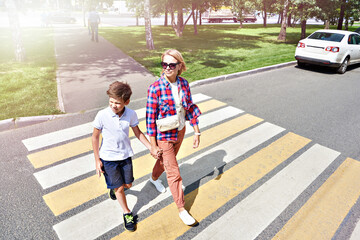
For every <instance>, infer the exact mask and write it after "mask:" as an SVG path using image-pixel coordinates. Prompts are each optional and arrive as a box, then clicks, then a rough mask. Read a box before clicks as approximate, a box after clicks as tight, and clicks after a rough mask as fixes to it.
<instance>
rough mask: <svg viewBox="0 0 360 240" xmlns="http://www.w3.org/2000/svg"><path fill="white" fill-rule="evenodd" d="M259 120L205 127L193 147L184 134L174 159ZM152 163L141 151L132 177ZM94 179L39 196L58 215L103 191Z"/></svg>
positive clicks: (247, 118)
mask: <svg viewBox="0 0 360 240" xmlns="http://www.w3.org/2000/svg"><path fill="white" fill-rule="evenodd" d="M261 121H262V119H260V118H257V117H254V116H252V115H249V114H246V115H243V116H240V117H238V118H235V119H232V120H230V121H228V122H225V123H222V124H220V125H217V126H215V127H213V128H211V129H208V130H205V131H203V132H202V136H203V138H202V139H203V140H202V142H201V145H200V146H199V147H198V148H197V149H193V148H192V141H193V137H192V136H191V137H187V138H185V139H184V141H183V143H182V145H183V146H182V148H181V149H180V151H179V153H178V159H181V158H184V157H187V156H189V155H191V154H194V153H196V152H198V151H200V150H202V149H204V148H206V147H208V146H211V145H212V144H214V143H216V142H218V141H220V140H222V139H225V138H227V137H229V136H231V135H233V134H236V133H237V132H239V131H242V130H244V129H246V128H249V127H251V126H253V125H255V124H257V123H259V122H261ZM154 164H155V162H154V159H153V158H152V157H151V156H150V155H145V156H142V157H139V158H137V159H134V161H133V168H134V177H135V179H138V178H140V177H143V176H145V175H147V174H149V173H151V171H152V168H153V166H154ZM97 179H98V177H97V176H92V177H89V178H86V179H84V180H82V181H79V182H76V183H73V184H71V185H68V186H66V187H64V188H61V189H59V190H57V191H54V192H51V193H49V194H46V195H44V196H43V198H44V200H45V202H46V204H47V205H48V206H49V208H50V209H51V211H52V212H53V213H54V215H55V216H57V215H60V214H62V213H64V212H66V211H68V210H70V209H72V208H74V207H76V206H79V205H81V204H83V203H85V202H87V201H89V200H91V199H94V198H96V197H98V196H100V195H102V194H105V193H106V191H107V190H106V187H104V184H101V186H98V185H99V182H98V181H97ZM102 180H103V179H102ZM96 184H97V186H96V187H95V186H94V185H96ZM85 186H92V191H87V190H86V191H84V190H85V189H87V188H88V187H85ZM69 199H70V200H69Z"/></svg>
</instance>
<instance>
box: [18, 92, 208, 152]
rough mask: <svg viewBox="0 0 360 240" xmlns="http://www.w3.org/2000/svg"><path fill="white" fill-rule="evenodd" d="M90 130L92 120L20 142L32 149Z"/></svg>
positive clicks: (196, 99)
mask: <svg viewBox="0 0 360 240" xmlns="http://www.w3.org/2000/svg"><path fill="white" fill-rule="evenodd" d="M208 99H210V97H209V96H206V95H204V94H195V95H194V96H193V101H194V102H195V103H196V102H200V101H204V100H208ZM135 112H136V113H137V114H138V116H141V117H142V118H143V117H145V108H141V109H138V110H136V111H135ZM139 119H140V117H139ZM92 130H93V126H92V122H89V123H85V124H81V125H78V126H75V127H71V128H66V129H62V130H59V131H56V132H51V133H47V134H43V135H40V136H36V137H32V138H28V139H24V140H22V142H23V144H24V145H25V147H26V148H27V149H28V151H33V150H37V149H40V148H44V147H48V146H51V145H54V144H58V143H61V142H65V141H69V140H71V139H74V138H78V137H83V136H86V135H88V134H91V133H92Z"/></svg>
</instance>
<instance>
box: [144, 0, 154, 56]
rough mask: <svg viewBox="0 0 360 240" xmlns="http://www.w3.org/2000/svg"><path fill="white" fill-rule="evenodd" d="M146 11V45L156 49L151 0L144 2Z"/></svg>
mask: <svg viewBox="0 0 360 240" xmlns="http://www.w3.org/2000/svg"><path fill="white" fill-rule="evenodd" d="M144 13H145V32H146V47H147V49H149V50H154V49H155V46H154V40H153V37H152V31H151V13H150V0H145V2H144Z"/></svg>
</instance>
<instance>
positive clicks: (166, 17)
mask: <svg viewBox="0 0 360 240" xmlns="http://www.w3.org/2000/svg"><path fill="white" fill-rule="evenodd" d="M168 13H169V10H168V6H167V5H165V22H164V26H165V27H167V26H168Z"/></svg>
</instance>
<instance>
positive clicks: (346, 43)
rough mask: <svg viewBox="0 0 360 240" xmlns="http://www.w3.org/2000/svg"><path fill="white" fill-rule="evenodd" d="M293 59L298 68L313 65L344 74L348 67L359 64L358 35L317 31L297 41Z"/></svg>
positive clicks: (339, 31) (344, 32) (359, 37)
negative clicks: (334, 69)
mask: <svg viewBox="0 0 360 240" xmlns="http://www.w3.org/2000/svg"><path fill="white" fill-rule="evenodd" d="M295 59H296V60H297V63H298V66H299V67H304V65H305V64H314V65H321V66H329V67H334V68H337V72H338V73H341V74H342V73H345V71H346V69H347V67H348V65H350V64H356V63H360V34H358V33H356V32H350V31H342V30H327V29H326V30H325V29H324V30H318V31H316V32H314V33H312V34H311V35H310V36H308V37H307V38H305V39H302V40H300V41H299V43H298V45H297V48H296V51H295Z"/></svg>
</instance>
